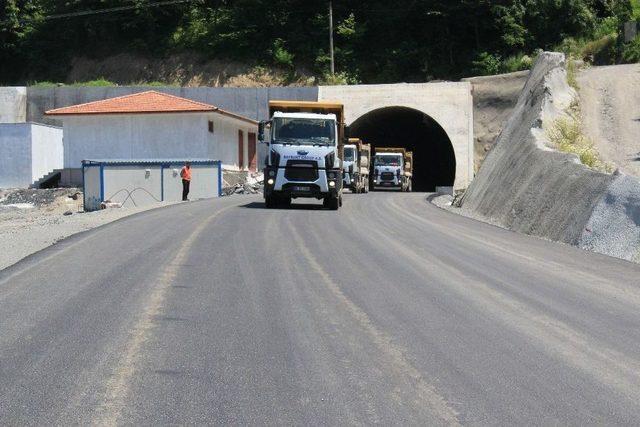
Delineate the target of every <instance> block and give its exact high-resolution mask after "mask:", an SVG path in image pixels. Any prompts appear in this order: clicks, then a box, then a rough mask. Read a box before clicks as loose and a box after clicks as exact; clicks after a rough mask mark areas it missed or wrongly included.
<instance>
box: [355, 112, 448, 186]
mask: <svg viewBox="0 0 640 427" xmlns="http://www.w3.org/2000/svg"><path fill="white" fill-rule="evenodd" d="M349 134H350V136H351V137H352V138H360V139H362V140H363V141H364V142H365V143H368V144H371V146H372V147H374V150H373V151H374V152H375V147H404V148H406V149H407V150H408V151H413V190H414V191H435V188H436V186H443V187H453V182H454V180H455V178H456V157H455V153H454V152H453V146H452V144H451V140H450V139H449V136H448V135H447V133H446V132H445V131H444V129H442V127H441V126H440V125H439V124H438V123H437V122H436V121H435V120H433V119H432V118H431V117H429V116H428V115H426V114H424V113H423V112H421V111H418V110H414V109H413V108H408V107H386V108H380V109H377V110H373V111H370V112H368V113H367V114H365V115H363V116H361V117H359V118H358V119H357V120H356V121H354V122H353V123H352V124H351V126H349Z"/></svg>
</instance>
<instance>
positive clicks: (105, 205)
mask: <svg viewBox="0 0 640 427" xmlns="http://www.w3.org/2000/svg"><path fill="white" fill-rule="evenodd" d="M121 207H122V203H116V202H112V201H111V200H105V201H104V202H102V203H100V209H110V208H121Z"/></svg>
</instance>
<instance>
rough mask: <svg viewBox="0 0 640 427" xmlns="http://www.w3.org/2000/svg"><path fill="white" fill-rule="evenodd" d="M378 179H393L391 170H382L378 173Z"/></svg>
mask: <svg viewBox="0 0 640 427" xmlns="http://www.w3.org/2000/svg"><path fill="white" fill-rule="evenodd" d="M380 179H381V180H382V181H393V172H382V173H381V174H380Z"/></svg>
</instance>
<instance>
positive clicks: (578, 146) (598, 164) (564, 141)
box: [547, 115, 613, 173]
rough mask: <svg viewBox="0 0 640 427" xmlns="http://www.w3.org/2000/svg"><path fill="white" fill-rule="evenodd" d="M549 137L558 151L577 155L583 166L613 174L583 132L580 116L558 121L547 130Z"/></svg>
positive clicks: (611, 168)
mask: <svg viewBox="0 0 640 427" xmlns="http://www.w3.org/2000/svg"><path fill="white" fill-rule="evenodd" d="M547 137H548V138H549V141H550V142H551V143H552V144H553V145H554V146H555V147H556V148H557V149H558V150H560V151H563V152H565V153H571V154H575V155H577V156H578V158H579V159H580V162H582V164H584V165H586V166H589V167H590V168H592V169H595V170H598V171H600V172H605V173H611V172H612V170H613V167H612V166H611V165H610V164H608V163H605V162H603V161H602V160H600V156H599V155H598V152H597V150H596V149H595V147H594V145H593V141H591V140H590V139H589V138H588V137H587V136H585V135H584V133H583V132H582V123H581V121H580V119H579V116H578V115H570V116H568V117H563V118H560V119H557V120H556V121H555V122H554V123H553V125H552V126H551V128H550V129H548V130H547Z"/></svg>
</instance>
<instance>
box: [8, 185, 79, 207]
mask: <svg viewBox="0 0 640 427" xmlns="http://www.w3.org/2000/svg"><path fill="white" fill-rule="evenodd" d="M62 196H68V197H70V198H72V199H74V200H77V199H78V198H79V197H80V198H81V197H82V193H81V192H79V191H78V189H77V188H46V189H35V188H29V189H6V190H0V205H4V206H7V205H17V206H25V205H32V206H33V207H36V208H40V207H43V206H47V205H50V204H52V203H53V202H54V201H56V199H58V198H59V197H62Z"/></svg>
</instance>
